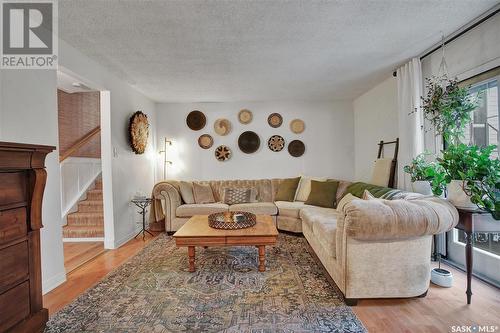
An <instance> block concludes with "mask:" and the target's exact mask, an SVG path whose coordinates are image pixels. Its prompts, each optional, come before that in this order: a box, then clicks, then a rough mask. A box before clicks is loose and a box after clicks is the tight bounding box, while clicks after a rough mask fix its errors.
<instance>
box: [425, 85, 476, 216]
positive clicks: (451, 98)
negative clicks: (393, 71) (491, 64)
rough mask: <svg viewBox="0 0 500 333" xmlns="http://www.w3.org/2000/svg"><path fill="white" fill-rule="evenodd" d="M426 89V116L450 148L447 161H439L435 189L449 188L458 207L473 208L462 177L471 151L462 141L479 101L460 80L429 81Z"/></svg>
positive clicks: (448, 191)
mask: <svg viewBox="0 0 500 333" xmlns="http://www.w3.org/2000/svg"><path fill="white" fill-rule="evenodd" d="M426 88H427V95H426V97H423V98H422V109H423V112H424V116H425V118H426V119H427V120H429V122H430V123H431V125H432V126H433V127H434V129H435V133H436V135H442V137H443V139H444V142H445V144H446V146H447V148H446V149H445V150H444V151H443V157H442V158H440V159H438V163H439V165H440V166H441V167H442V170H435V171H438V172H436V174H435V176H436V177H437V179H435V180H434V182H435V183H436V186H435V189H436V191H438V192H439V191H442V189H443V187H444V186H443V185H444V184H447V186H446V188H447V194H448V196H447V197H448V199H449V200H450V201H451V202H452V203H453V204H454V205H456V206H457V207H464V208H471V207H473V206H474V205H473V204H472V202H471V201H470V198H469V196H468V195H467V193H466V192H465V189H464V184H465V180H464V177H463V175H462V174H461V173H460V172H461V170H464V169H463V168H466V167H468V166H470V165H469V164H470V163H469V162H468V161H466V160H465V158H466V156H465V155H464V154H466V153H467V152H468V151H469V149H468V148H467V147H468V146H467V145H464V144H463V143H461V141H460V140H461V139H463V137H464V132H465V127H466V126H467V125H468V124H469V123H470V122H471V120H472V114H471V112H472V111H474V110H475V109H476V108H477V106H478V101H479V99H478V98H477V97H473V96H470V94H469V92H468V89H467V88H465V87H460V86H459V85H458V81H457V80H456V79H454V80H450V79H448V78H447V77H446V76H444V77H441V78H436V77H432V78H431V79H426ZM441 171H443V172H441ZM433 188H434V186H433ZM435 194H436V193H435Z"/></svg>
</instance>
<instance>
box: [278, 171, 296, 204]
mask: <svg viewBox="0 0 500 333" xmlns="http://www.w3.org/2000/svg"><path fill="white" fill-rule="evenodd" d="M299 181H300V177H297V178H288V179H285V180H283V181H282V182H281V184H280V186H279V187H278V193H276V197H275V198H274V200H275V201H293V199H294V198H295V192H296V191H297V186H299Z"/></svg>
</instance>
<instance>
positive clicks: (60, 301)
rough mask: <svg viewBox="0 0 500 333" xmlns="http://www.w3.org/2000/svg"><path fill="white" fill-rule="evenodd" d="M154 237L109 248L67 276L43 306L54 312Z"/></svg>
mask: <svg viewBox="0 0 500 333" xmlns="http://www.w3.org/2000/svg"><path fill="white" fill-rule="evenodd" d="M152 239H154V238H153V237H151V236H149V235H147V237H146V239H145V241H142V238H141V237H137V239H132V240H130V241H129V242H128V243H126V244H125V245H123V246H122V247H120V248H118V249H116V250H109V251H106V252H104V253H102V254H101V255H99V256H98V257H96V258H95V259H93V260H91V261H89V262H87V263H85V264H83V265H82V266H80V267H78V268H77V269H75V270H74V271H72V272H70V273H69V274H67V276H66V279H67V280H66V282H64V283H63V284H61V285H60V286H59V287H57V288H55V289H54V290H52V291H50V292H49V293H47V294H46V295H44V296H43V306H44V307H45V308H47V309H48V310H49V315H52V314H54V313H55V312H57V311H58V310H60V309H61V308H63V307H64V306H65V305H67V304H69V303H71V301H73V300H74V299H75V298H77V297H78V296H79V295H80V294H82V293H83V292H84V291H85V290H87V289H88V288H90V287H92V286H94V285H95V284H97V283H98V282H99V281H100V280H101V279H102V278H103V277H105V276H106V275H107V274H108V273H110V272H111V271H112V270H114V269H115V268H117V267H118V266H120V265H121V264H123V263H124V262H126V261H127V260H128V259H129V258H130V257H132V256H134V255H135V254H136V253H137V252H139V251H140V250H141V249H142V248H143V247H144V246H145V245H146V244H147V243H148V242H150V241H151V240H152Z"/></svg>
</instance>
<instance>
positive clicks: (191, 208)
mask: <svg viewBox="0 0 500 333" xmlns="http://www.w3.org/2000/svg"><path fill="white" fill-rule="evenodd" d="M228 210H229V206H228V205H226V204H223V203H220V202H214V203H207V204H186V205H181V206H179V207H177V210H176V216H177V217H191V216H194V215H209V214H213V213H220V212H227V211H228Z"/></svg>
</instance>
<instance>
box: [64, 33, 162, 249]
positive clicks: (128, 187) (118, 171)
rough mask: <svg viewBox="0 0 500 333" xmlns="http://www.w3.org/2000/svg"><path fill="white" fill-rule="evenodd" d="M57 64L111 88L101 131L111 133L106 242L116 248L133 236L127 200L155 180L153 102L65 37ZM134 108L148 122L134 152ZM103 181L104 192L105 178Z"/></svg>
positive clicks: (131, 210) (134, 215)
mask: <svg viewBox="0 0 500 333" xmlns="http://www.w3.org/2000/svg"><path fill="white" fill-rule="evenodd" d="M59 65H60V67H61V68H62V70H63V71H67V72H69V73H70V74H72V75H73V76H76V77H80V78H82V80H83V82H84V83H86V84H88V85H89V86H91V87H97V88H99V89H101V90H108V91H109V92H110V97H111V112H110V119H109V120H110V124H111V125H110V126H111V133H103V136H106V135H107V134H110V135H111V146H112V149H113V157H112V160H111V169H112V170H111V174H112V195H113V214H114V222H115V223H114V234H113V235H112V239H110V238H109V237H108V235H106V244H105V246H106V247H108V248H116V247H118V246H120V245H121V244H123V243H124V242H126V241H127V240H129V239H130V238H131V237H133V236H134V235H135V232H136V228H137V226H136V221H137V219H138V217H137V211H136V209H135V208H133V206H132V205H131V204H130V199H132V197H133V196H134V194H135V193H136V192H142V193H149V192H150V191H151V189H152V188H153V186H154V183H155V161H156V158H157V153H156V148H155V147H154V145H155V140H154V138H155V131H156V128H155V124H156V120H155V104H154V102H153V101H151V100H150V99H149V98H147V97H145V96H144V95H142V94H141V93H139V92H138V91H137V90H135V89H134V88H133V87H132V86H130V85H129V84H127V83H125V82H123V81H122V80H120V79H119V78H117V77H116V76H114V75H112V74H111V73H110V72H109V71H108V70H107V69H106V68H104V67H102V66H101V65H99V64H97V63H96V62H94V61H92V60H91V59H89V58H88V57H86V56H85V55H84V54H82V53H81V52H80V51H78V50H76V49H75V48H73V47H72V46H70V45H69V44H67V43H66V42H64V41H60V42H59ZM137 110H142V111H143V112H144V113H146V114H147V115H148V119H149V122H150V125H151V127H150V140H149V145H148V150H147V152H146V153H145V154H142V155H136V154H135V153H133V152H132V150H131V149H130V146H129V143H128V123H129V118H130V116H131V115H132V114H133V113H134V112H135V111H137ZM101 111H102V110H101ZM103 154H104V152H103ZM104 167H105V161H104V160H103V175H105V171H104ZM103 185H104V192H106V180H104V182H103ZM105 195H106V193H105Z"/></svg>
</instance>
